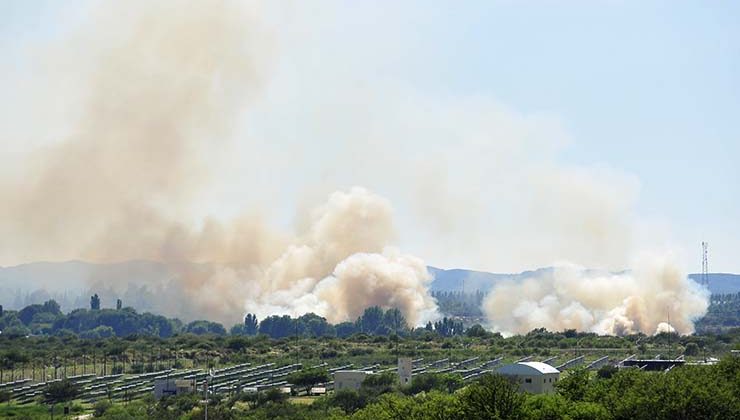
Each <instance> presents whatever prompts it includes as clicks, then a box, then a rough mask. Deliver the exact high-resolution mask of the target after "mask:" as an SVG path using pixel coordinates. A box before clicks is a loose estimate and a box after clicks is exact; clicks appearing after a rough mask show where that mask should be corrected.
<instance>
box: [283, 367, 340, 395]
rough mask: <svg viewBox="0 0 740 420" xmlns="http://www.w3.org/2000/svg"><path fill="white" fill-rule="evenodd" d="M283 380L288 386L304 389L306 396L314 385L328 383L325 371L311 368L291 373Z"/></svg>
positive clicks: (327, 375)
mask: <svg viewBox="0 0 740 420" xmlns="http://www.w3.org/2000/svg"><path fill="white" fill-rule="evenodd" d="M285 380H286V381H288V383H290V384H293V385H295V386H298V387H302V388H304V389H305V391H306V393H307V394H308V393H309V392H310V391H311V387H313V386H314V385H316V384H320V383H325V382H329V380H330V377H329V372H327V371H326V369H323V368H311V369H302V370H299V371H298V372H293V373H291V374H290V375H288V377H287V378H286V379H285Z"/></svg>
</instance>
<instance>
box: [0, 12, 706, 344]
mask: <svg viewBox="0 0 740 420" xmlns="http://www.w3.org/2000/svg"><path fill="white" fill-rule="evenodd" d="M296 7H297V10H298V13H293V14H292V16H293V17H295V18H296V20H297V21H291V22H290V25H283V26H284V27H289V28H291V30H292V29H293V28H296V30H295V33H294V34H293V37H294V38H295V39H292V38H291V36H290V35H288V36H284V37H282V38H281V37H279V36H276V34H275V33H274V31H275V28H274V27H272V26H270V25H269V24H268V22H266V18H265V16H266V15H269V13H267V14H266V13H264V10H263V9H264V5H259V4H254V3H251V2H248V3H242V2H230V1H217V2H199V1H187V0H183V1H172V2H157V3H152V2H125V3H118V4H113V3H107V2H106V3H101V5H100V7H99V9H98V10H96V11H92V12H90V16H89V18H88V19H86V21H85V22H84V23H83V24H81V27H80V28H79V30H77V32H75V33H74V34H73V35H72V36H70V37H67V38H64V39H62V40H58V41H55V42H54V43H53V45H49V46H46V49H43V48H42V51H40V53H39V55H40V56H42V57H44V58H43V59H42V60H41V63H40V64H41V65H40V66H39V67H43V68H44V69H46V70H45V71H44V72H43V75H44V76H46V77H47V78H48V79H50V80H56V82H55V83H56V85H55V83H50V84H51V85H55V86H56V89H52V90H50V92H51V93H49V92H46V91H45V88H46V85H44V83H43V82H42V81H41V80H36V78H34V79H33V80H32V83H31V84H32V85H33V86H32V87H34V89H32V90H34V91H37V93H40V95H39V96H38V97H39V98H41V100H38V101H37V102H38V103H34V106H33V107H32V109H33V110H34V112H32V113H31V114H32V115H31V116H30V117H29V118H28V120H24V121H19V122H18V125H26V126H32V125H33V126H37V125H40V126H43V125H45V123H46V121H47V120H48V121H51V120H52V119H47V118H46V116H48V114H49V113H51V114H54V115H57V116H59V115H61V116H63V117H64V121H65V124H64V128H65V130H64V131H63V133H64V134H58V133H56V132H52V133H51V134H49V136H51V137H53V141H51V142H47V143H45V144H44V146H43V147H41V148H38V149H34V150H33V151H32V152H31V153H29V154H28V156H26V159H24V160H23V161H22V164H18V165H15V166H18V167H19V168H20V170H18V171H17V172H14V173H11V174H8V175H7V176H6V174H5V173H3V176H2V177H0V196H2V197H3V200H4V202H3V205H2V206H0V260H1V261H4V262H6V261H13V262H19V261H34V260H67V259H78V258H81V259H85V260H89V261H98V262H111V261H123V260H128V259H146V260H154V261H161V262H164V263H166V264H167V267H168V272H169V276H168V280H163V281H161V282H156V283H155V282H150V283H147V284H145V285H142V284H137V287H141V286H146V288H147V290H149V291H151V292H152V293H155V294H157V295H158V296H163V297H165V298H163V299H161V301H160V302H157V304H156V305H157V306H156V307H154V308H152V309H153V310H156V311H159V312H162V313H165V314H168V315H173V316H179V317H182V318H183V319H193V318H210V319H214V320H219V321H221V322H225V323H230V322H237V321H239V320H240V319H241V316H242V314H243V313H244V312H245V311H250V312H256V313H257V314H258V315H260V316H265V315H267V314H272V313H289V314H295V315H298V314H301V313H303V312H307V311H313V312H316V313H319V314H321V315H323V316H326V317H327V318H328V319H330V320H331V321H334V322H337V321H342V320H352V319H353V318H354V317H356V316H358V315H359V313H360V311H362V309H364V307H366V306H370V305H380V306H383V307H386V308H387V307H392V306H393V307H399V309H401V310H402V311H403V313H404V315H405V316H406V317H407V318H408V319H409V320H410V321H411V322H412V323H414V324H417V323H421V322H424V321H426V320H428V319H431V318H433V317H434V316H435V313H436V305H435V304H434V302H433V300H432V299H431V298H430V296H429V294H428V291H427V290H428V286H429V281H430V278H429V275H428V273H427V272H426V268H425V266H424V263H423V261H421V260H419V259H418V258H415V257H412V256H410V255H406V254H403V253H401V252H400V251H399V250H398V249H396V248H394V245H396V244H397V243H399V242H402V243H403V241H402V238H399V237H400V234H399V232H397V230H396V228H395V223H397V221H398V220H401V221H402V222H403V225H404V227H409V226H410V229H409V230H412V231H414V232H422V233H421V234H420V237H417V238H415V241H416V243H413V242H412V245H411V247H409V248H411V249H412V250H413V251H414V253H419V252H418V251H421V250H423V251H424V255H425V256H430V255H431V256H432V257H433V258H434V261H435V263H437V262H438V261H439V262H442V263H443V265H444V264H452V262H453V261H458V260H459V261H475V264H477V265H478V266H479V267H480V268H483V269H506V270H508V269H510V267H509V266H508V264H511V265H512V266H516V267H526V266H530V267H531V266H537V265H546V264H551V263H552V262H553V260H557V259H558V258H563V259H566V260H571V261H579V262H580V263H581V264H584V265H587V266H598V267H607V268H621V267H623V266H624V264H625V263H626V259H627V258H628V257H629V255H630V252H629V251H630V249H631V243H632V230H633V220H632V206H633V202H634V197H635V196H636V195H637V190H638V189H639V185H638V182H637V181H636V180H635V179H633V178H632V177H630V176H626V175H625V174H622V173H620V172H619V171H615V170H611V169H609V168H591V167H579V166H567V165H562V164H559V162H557V152H558V151H559V150H561V149H562V147H563V145H564V144H567V143H568V142H569V139H568V136H567V133H565V130H564V128H563V126H562V125H561V124H560V123H559V122H558V121H557V120H556V119H555V118H552V116H549V115H540V114H530V115H527V114H522V113H519V112H516V111H515V110H512V109H510V108H508V107H506V106H504V105H502V104H499V103H496V102H495V101H492V100H489V99H486V98H446V99H445V100H443V101H439V100H435V98H429V97H426V96H425V95H421V94H419V93H418V92H413V91H412V92H409V91H407V90H405V89H402V88H398V86H395V85H393V84H388V85H384V84H382V82H378V83H379V84H377V85H372V86H365V85H364V83H356V81H355V80H354V79H353V78H350V80H341V78H340V77H335V76H336V74H335V73H333V72H332V70H335V69H336V68H340V67H341V68H343V66H344V64H345V62H344V57H341V58H340V59H341V60H342V63H341V64H342V66H332V65H331V64H332V63H331V62H326V63H324V62H323V61H322V63H321V64H322V65H321V66H319V68H318V70H316V69H313V67H312V66H311V65H305V63H314V62H316V59H315V57H313V56H312V54H315V53H316V51H317V50H319V49H320V47H321V45H318V46H317V45H315V44H311V43H312V42H314V41H315V40H317V39H319V38H320V36H305V34H306V31H308V29H313V28H314V26H316V25H314V24H315V23H316V22H315V21H314V20H313V19H308V18H305V16H307V15H308V14H310V10H305V9H304V10H303V11H302V12H301V10H300V7H308V8H311V7H314V6H301V5H296ZM317 19H321V18H320V17H317ZM291 30H286V32H287V33H290V32H291ZM308 32H309V33H311V34H313V35H316V34H315V33H312V32H310V31H308ZM278 50H279V51H278ZM362 55H363V56H364V52H363V54H362ZM276 56H280V57H284V56H287V59H284V60H283V61H281V60H276V59H275V57H276ZM340 56H341V55H340ZM277 62H281V63H283V66H287V67H293V66H297V67H298V68H297V69H296V68H289V69H287V70H286V69H285V68H282V71H275V68H276V67H278V68H279V67H280V64H279V63H277ZM312 69H313V70H312ZM286 74H287V75H291V74H300V75H303V74H308V76H306V77H308V80H309V81H310V83H307V81H306V80H305V79H300V78H298V79H296V80H288V81H289V82H292V83H293V84H291V83H287V84H283V83H282V82H285V80H284V79H279V81H280V82H281V84H280V86H279V88H278V89H274V90H271V91H270V92H269V94H270V95H268V96H269V100H262V99H263V95H264V92H265V91H266V90H268V89H267V87H268V85H269V83H268V81H271V80H273V78H275V77H278V78H279V77H286V76H285V75H286ZM66 85H69V87H66ZM60 86H61V87H60ZM270 86H271V85H270ZM60 89H61V90H60ZM58 92H66V93H69V95H61V94H58ZM296 92H297V93H296ZM293 95H299V96H298V97H296V96H293ZM25 96H26V95H23V98H20V97H19V98H18V99H19V100H20V99H25ZM28 96H32V95H28ZM67 96H69V98H67ZM26 100H27V99H26ZM46 102H50V103H51V104H50V105H49V104H46ZM60 104H61V105H60ZM47 106H48V107H50V108H52V109H53V112H51V111H50V112H46V111H44V112H41V111H38V112H37V111H36V110H37V109H38V110H42V109H44V108H46V107H47ZM60 107H63V108H64V109H57V108H60ZM307 108H310V110H308V111H307ZM245 121H246V123H245ZM241 124H246V125H248V127H246V129H245V128H244V127H241ZM55 127H56V126H55ZM4 131H5V130H4ZM11 131H12V132H13V133H16V132H17V133H26V132H29V133H30V132H34V131H33V130H10V131H9V132H11ZM237 136H238V137H239V140H240V142H238V145H237V147H235V148H232V147H231V146H232V144H231V140H234V138H235V137H237ZM304 136H305V137H304ZM317 139H318V140H319V141H322V142H321V143H318V144H317V143H316V142H315V141H314V140H317ZM418 139H422V140H418ZM21 140H25V139H21ZM16 141H19V140H16ZM225 155H230V157H231V160H228V161H229V162H230V163H229V164H230V165H233V166H235V167H236V168H237V169H238V170H236V171H234V173H229V172H228V171H224V172H225V173H226V175H224V174H222V173H221V163H222V162H224V160H223V159H222V158H223V156H225ZM358 157H359V158H358ZM227 166H228V165H227ZM0 170H3V171H5V168H1V169H0ZM244 174H246V175H244ZM219 175H220V176H219ZM348 180H349V181H348ZM230 185H237V186H239V188H237V189H236V190H235V191H237V195H239V196H240V197H242V196H250V197H252V196H253V197H255V198H254V200H255V201H257V202H259V201H260V199H262V198H263V197H265V196H269V197H273V196H276V195H280V194H288V195H292V194H295V195H298V196H300V195H301V194H304V193H306V191H307V190H310V189H311V188H314V187H316V188H317V189H320V190H321V191H322V193H325V194H319V195H320V196H321V197H322V199H321V203H320V204H319V205H309V206H301V208H300V209H299V211H298V214H297V215H296V220H298V223H297V224H298V227H297V228H296V229H295V230H293V231H291V230H290V229H275V228H273V227H272V225H271V224H270V222H271V216H273V214H272V213H274V209H277V208H282V207H280V206H273V204H274V203H268V204H267V207H268V208H270V209H271V210H273V211H271V212H269V213H268V212H261V211H260V209H261V208H260V207H258V206H254V207H250V208H249V209H248V211H246V212H238V211H237V215H235V216H233V217H229V218H223V217H220V218H218V217H206V218H204V217H203V215H204V214H210V213H208V212H207V211H203V209H210V208H211V206H210V204H211V203H210V202H209V201H210V200H211V199H212V196H210V195H209V192H210V191H212V190H214V189H219V188H224V186H230ZM317 185H318V187H317ZM348 185H350V186H351V185H364V186H366V187H368V188H369V189H370V190H374V191H382V193H383V195H384V196H385V197H390V199H391V200H392V201H393V203H395V204H396V206H397V208H398V209H400V211H396V212H395V213H394V210H393V208H392V206H391V204H390V202H389V201H388V200H387V199H385V198H382V197H380V196H378V195H376V194H373V193H371V192H370V191H369V190H367V189H363V188H352V187H348ZM338 186H339V187H343V188H341V189H340V190H339V191H336V190H337V188H338ZM327 197H328V198H327ZM275 201H278V202H279V201H280V200H275ZM310 201H311V202H312V203H314V204H315V202H316V200H310ZM398 203H401V205H399V204H398ZM404 204H405V205H404ZM304 207H305V208H304ZM408 209H411V210H410V211H409V210H408ZM404 211H406V213H404ZM399 213H401V214H399ZM404 245H407V243H404ZM407 249H408V248H407ZM554 250H555V251H554ZM554 254H557V255H554ZM499 267H502V268H499ZM560 275H562V274H560ZM652 276H653V275H646V277H641V279H642V280H643V282H652V283H654V284H655V286H654V287H653V286H651V287H652V288H651V289H649V290H650V291H649V292H646V291H643V289H638V288H636V287H637V285H634V287H633V286H630V287H628V288H627V289H629V290H630V292H629V293H627V294H625V293H623V292H619V293H617V291H614V296H616V297H614V298H613V300H609V301H608V302H606V303H604V302H601V301H600V300H598V299H588V298H587V297H584V296H581V297H579V298H577V299H576V298H572V297H569V295H568V294H567V293H565V292H563V291H561V288H562V287H563V286H562V285H561V283H565V284H567V285H568V289H567V290H568V291H570V290H571V289H573V292H574V293H575V292H578V290H575V289H578V285H579V284H584V285H587V284H591V283H592V280H591V279H590V278H587V277H585V276H578V275H575V274H574V275H568V276H566V277H567V278H568V279H569V280H568V281H567V282H566V281H565V280H562V279H560V280H557V281H556V279H555V278H553V279H549V278H545V279H539V280H538V282H534V280H532V281H526V282H524V283H523V284H522V285H515V284H512V285H509V286H506V287H509V288H510V291H511V295H510V296H509V298H508V299H507V298H504V297H502V296H505V295H506V294H505V293H501V291H502V290H506V289H505V286H504V285H502V286H500V287H499V288H497V289H495V290H494V293H492V294H491V296H490V297H489V299H488V301H487V304H486V310H487V313H488V314H489V317H490V319H491V323H492V325H493V326H494V327H495V328H500V329H503V330H505V331H511V332H518V331H523V329H526V328H530V327H531V328H534V327H540V326H548V327H549V328H553V329H557V328H558V326H561V325H562V326H570V325H572V326H574V327H575V328H581V329H586V330H594V329H599V330H600V331H604V332H611V333H620V332H621V331H628V330H629V329H630V328H631V329H633V330H641V331H646V332H653V331H654V330H655V329H657V328H659V326H658V325H659V324H656V323H655V322H653V321H656V322H657V318H656V319H654V320H653V321H647V320H645V319H646V318H645V316H643V315H639V316H638V315H633V314H642V313H643V312H645V311H648V309H650V310H652V309H655V308H658V309H656V311H657V312H656V313H658V312H661V311H660V310H659V309H660V308H662V307H664V306H665V305H664V304H665V303H666V300H665V299H663V298H661V297H660V296H663V294H664V293H665V294H667V295H669V296H675V297H676V298H677V299H679V301H680V302H684V301H686V302H694V303H693V304H692V305H688V303H687V304H686V305H684V304H683V303H681V304H680V306H681V307H682V308H683V307H684V306H687V307H688V306H691V307H692V308H694V309H686V310H684V309H681V310H680V311H678V312H677V313H676V314H675V315H674V314H673V313H671V324H674V326H675V328H676V329H677V330H679V331H689V330H690V327H689V325H690V324H689V323H690V318H691V316H690V315H691V314H694V313H699V312H701V310H700V308H701V305H702V304H703V303H702V302H699V301H694V300H693V299H694V297H695V294H694V293H693V292H692V290H693V289H692V286H691V284H690V283H686V282H682V281H679V280H676V281H673V282H671V281H663V280H661V279H665V276H663V275H662V274H655V276H657V277H655V278H654V277H652ZM669 277H670V276H669ZM630 278H631V277H629V276H627V277H625V278H624V279H621V280H623V281H624V282H626V284H628V285H630V284H633V283H637V281H636V280H630ZM670 278H674V277H670ZM679 278H680V276H679V277H676V279H679ZM100 281H101V282H100V283H95V285H96V286H97V285H100V286H101V287H105V288H109V289H112V290H114V291H116V292H121V293H123V292H125V291H126V290H134V289H130V288H128V285H129V284H135V283H136V280H135V279H132V280H131V281H130V283H129V284H123V283H119V282H113V283H111V282H110V281H108V282H105V281H104V280H100ZM533 282H534V283H533ZM604 282H606V283H608V282H607V281H606V280H604V281H599V282H597V283H598V284H601V283H604ZM586 289H588V288H586ZM594 292H595V293H600V292H601V291H600V290H594ZM579 296H580V295H579ZM656 296H657V297H656ZM630 298H631V299H630ZM517 299H520V300H521V302H518V301H517ZM553 300H554V303H551V301H553ZM703 302H704V303H705V302H706V299H705V300H704V301H703ZM520 304H521V305H524V306H522V307H521V308H524V307H526V305H530V306H531V307H532V308H534V309H536V310H535V311H533V315H532V316H529V317H528V316H526V315H521V314H519V313H520V311H526V309H521V308H520V306H519V305H520ZM515 309H517V311H516V314H514V310H515ZM643 309H644V311H643ZM611 311H616V312H615V313H614V314H612V315H609V313H610V312H611ZM544 312H546V313H547V314H548V315H549V316H552V317H554V318H555V321H552V320H550V319H549V318H547V317H545V316H544V315H543V316H537V317H535V316H534V313H539V314H542V313H544ZM648 312H649V311H648ZM679 313H687V314H689V315H687V317H682V316H680V315H679ZM511 314H514V315H511ZM674 316H675V319H674ZM507 317H508V318H507ZM589 317H590V318H589ZM656 317H657V315H656ZM622 318H626V319H627V320H626V321H624V322H621V321H620V322H619V323H618V322H617V321H616V320H617V319H622ZM682 319H683V320H684V321H681V320H682ZM604 320H607V321H606V324H609V322H611V321H613V322H612V324H611V327H609V325H606V324H605V325H602V324H603V323H604ZM609 320H611V321H609ZM630 322H631V323H632V324H630ZM681 322H683V324H681ZM651 330H653V331H651Z"/></svg>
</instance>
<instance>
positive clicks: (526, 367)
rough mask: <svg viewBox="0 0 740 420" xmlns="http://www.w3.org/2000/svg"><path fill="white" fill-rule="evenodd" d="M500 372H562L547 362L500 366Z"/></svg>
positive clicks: (511, 373)
mask: <svg viewBox="0 0 740 420" xmlns="http://www.w3.org/2000/svg"><path fill="white" fill-rule="evenodd" d="M498 373H501V374H503V375H544V374H547V373H560V371H559V370H557V369H555V368H554V367H552V366H550V365H548V364H547V363H542V362H519V363H513V364H510V365H505V366H502V367H500V368H499V369H498Z"/></svg>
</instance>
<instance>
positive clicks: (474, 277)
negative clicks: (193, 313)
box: [0, 260, 740, 311]
mask: <svg viewBox="0 0 740 420" xmlns="http://www.w3.org/2000/svg"><path fill="white" fill-rule="evenodd" d="M193 265H194V266H197V265H198V264H193ZM428 268H429V272H430V274H431V275H432V276H433V280H432V282H431V283H430V289H431V290H433V291H460V290H462V288H463V280H464V288H465V291H467V292H472V291H475V290H481V291H484V292H486V291H488V290H490V289H491V288H492V287H493V286H494V285H495V284H496V283H498V282H500V281H503V280H522V279H525V278H531V277H539V276H540V275H541V274H544V273H547V272H549V271H552V270H553V268H552V267H546V268H539V269H536V270H528V271H524V272H521V273H489V272H484V271H475V270H465V269H447V270H446V269H441V268H436V267H432V266H430V267H428ZM174 276H176V271H175V270H172V269H171V267H170V266H168V265H166V264H164V263H161V262H154V261H145V260H133V261H126V262H120V263H111V264H94V263H88V262H83V261H66V262H34V263H28V264H22V265H17V266H11V267H0V304H2V305H3V306H5V308H7V309H19V308H22V307H23V306H26V305H29V304H33V303H42V302H44V301H46V300H48V299H52V298H53V299H55V300H57V301H58V302H59V304H60V305H61V307H62V309H63V310H65V311H68V310H71V309H74V308H79V307H87V305H88V303H89V294H90V293H98V294H99V295H100V297H101V299H102V302H103V306H106V307H112V306H115V301H116V299H118V298H120V299H123V301H124V302H125V305H127V306H133V307H135V308H137V309H138V310H141V311H156V309H157V300H159V299H161V295H159V294H158V292H160V291H163V290H164V291H166V290H167V288H168V287H170V286H171V285H174V284H176V283H175V282H174V281H173V280H174ZM689 277H690V278H692V279H693V280H698V278H699V275H698V274H690V275H689ZM172 287H176V286H172ZM709 289H710V291H711V293H737V292H740V275H738V274H730V273H711V274H710V275H709Z"/></svg>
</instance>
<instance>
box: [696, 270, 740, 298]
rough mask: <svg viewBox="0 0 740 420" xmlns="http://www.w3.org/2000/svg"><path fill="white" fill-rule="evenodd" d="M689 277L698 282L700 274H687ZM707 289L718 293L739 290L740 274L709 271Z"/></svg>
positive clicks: (736, 291)
mask: <svg viewBox="0 0 740 420" xmlns="http://www.w3.org/2000/svg"><path fill="white" fill-rule="evenodd" d="M689 278H690V279H692V280H694V281H695V282H697V283H698V282H699V279H700V278H701V274H689ZM709 290H710V291H711V292H712V293H718V294H719V293H738V292H740V274H729V273H709Z"/></svg>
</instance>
